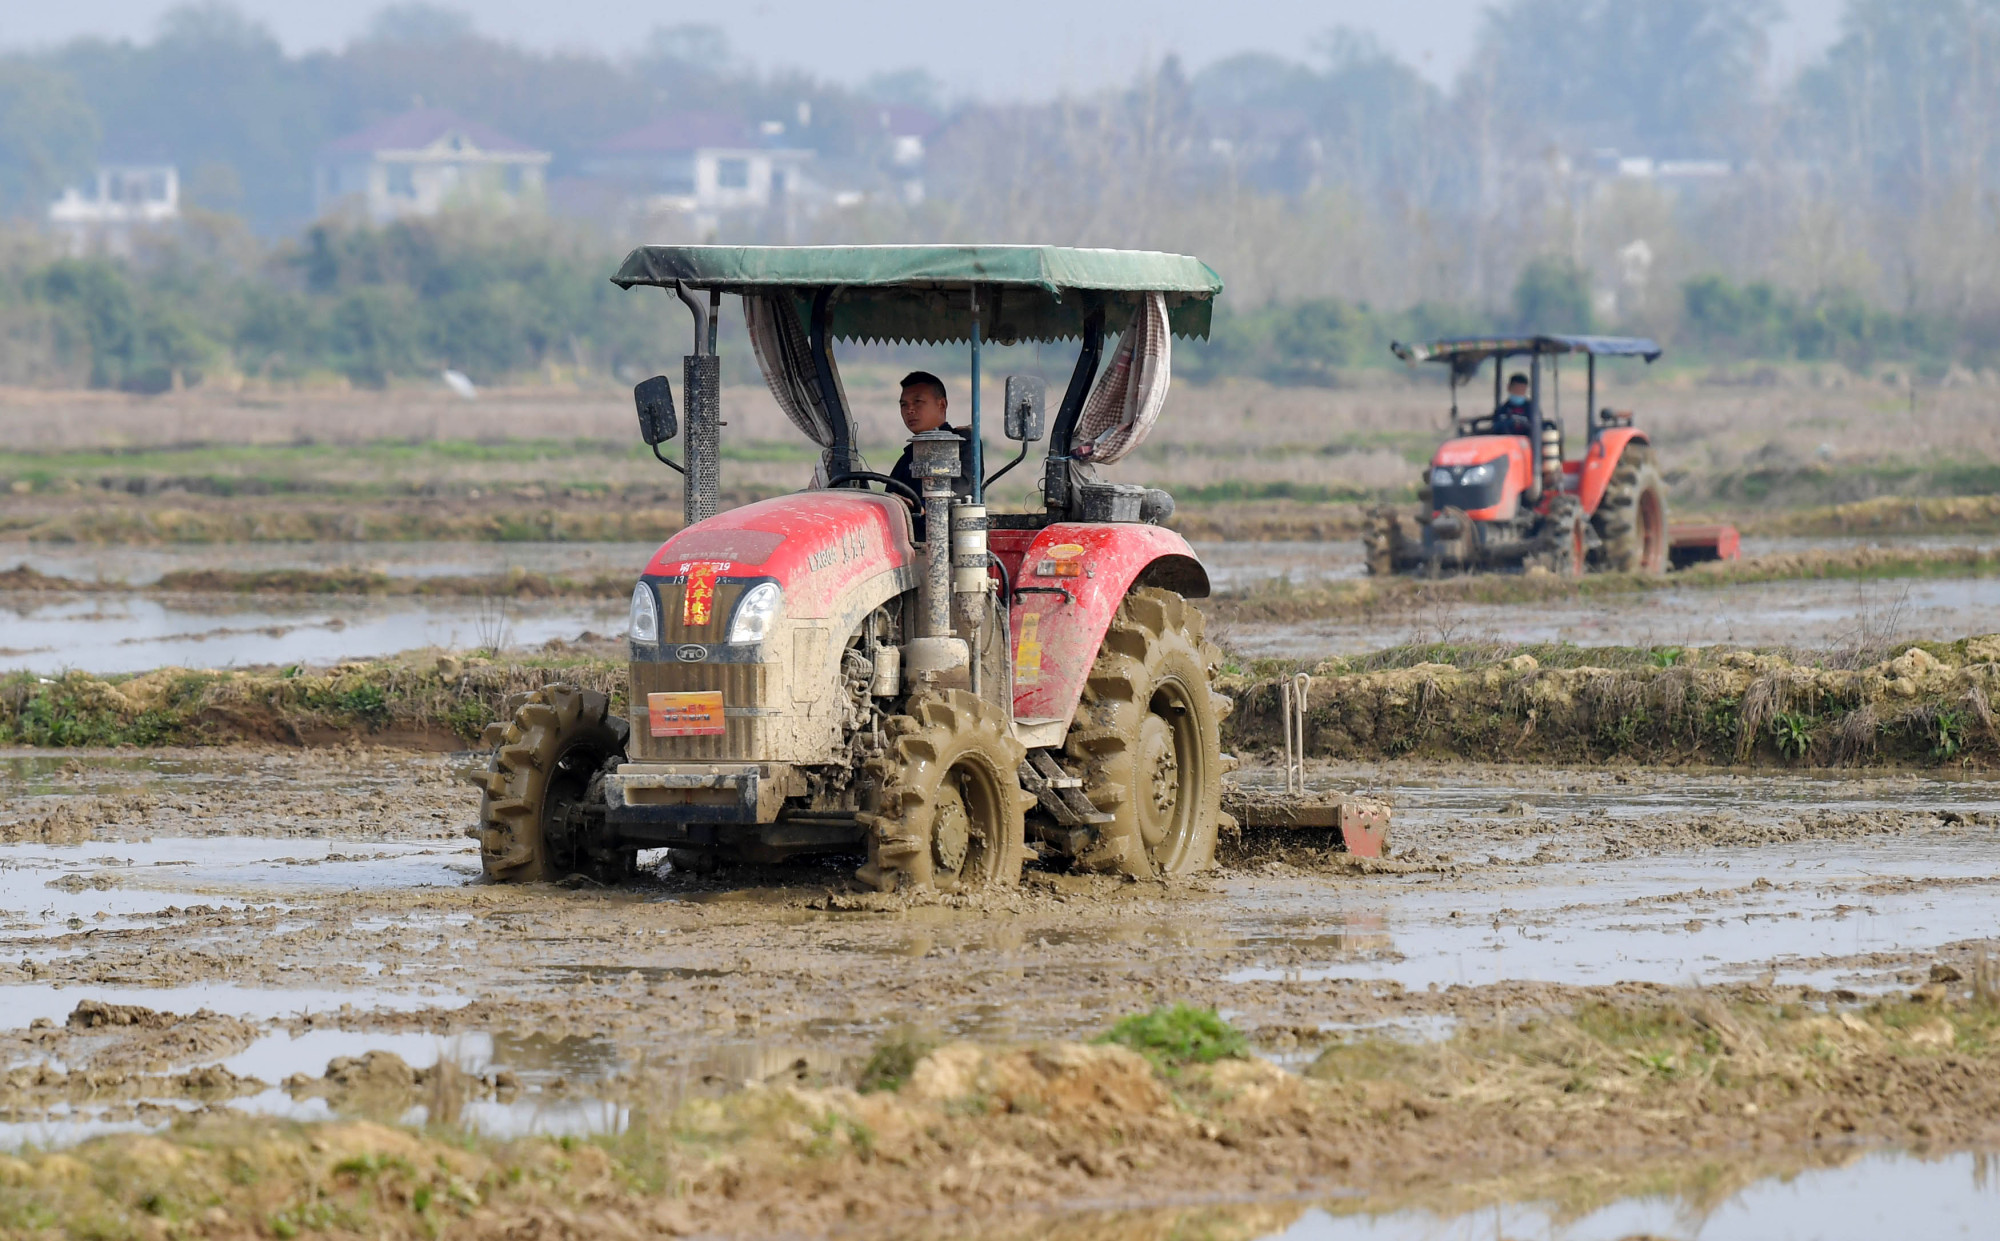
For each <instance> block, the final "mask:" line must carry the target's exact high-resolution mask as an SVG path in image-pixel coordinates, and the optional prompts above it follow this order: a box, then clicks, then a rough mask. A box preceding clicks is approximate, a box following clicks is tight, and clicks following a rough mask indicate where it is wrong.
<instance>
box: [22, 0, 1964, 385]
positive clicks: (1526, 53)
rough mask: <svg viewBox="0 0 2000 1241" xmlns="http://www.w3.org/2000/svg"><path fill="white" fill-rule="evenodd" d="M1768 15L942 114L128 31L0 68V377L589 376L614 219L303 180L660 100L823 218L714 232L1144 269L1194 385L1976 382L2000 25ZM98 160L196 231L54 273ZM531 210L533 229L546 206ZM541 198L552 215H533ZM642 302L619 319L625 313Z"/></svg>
mask: <svg viewBox="0 0 2000 1241" xmlns="http://www.w3.org/2000/svg"><path fill="white" fill-rule="evenodd" d="M1780 16H1781V14H1780V12H1779V10H1778V6H1777V5H1775V4H1773V3H1770V2H1769V0H1753V2H1749V3H1740V2H1727V0H1634V2H1632V3H1613V2H1612V0H1581V2H1579V0H1507V2H1505V3H1501V4H1498V5H1496V6H1495V7H1494V8H1493V9H1491V10H1490V11H1489V12H1488V15H1487V17H1486V19H1485V23H1484V26H1483V28H1482V32H1481V36H1480V44H1479V51H1478V53H1477V55H1476V56H1475V57H1474V58H1473V60H1472V62H1471V64H1470V66H1469V67H1468V68H1467V69H1466V70H1465V71H1464V73H1463V74H1461V76H1460V77H1459V79H1458V80H1457V81H1456V82H1454V83H1452V84H1451V85H1450V86H1449V87H1448V88H1447V87H1441V86H1439V85H1436V84H1434V83H1432V82H1431V81H1429V80H1427V79H1426V78H1425V77H1423V76H1422V75H1421V74H1419V73H1418V72H1417V71H1416V70H1415V69H1414V68H1413V67H1411V66H1410V65H1408V64H1405V63H1403V62H1401V61H1399V60H1398V59H1396V58H1395V57H1394V56H1392V55H1390V54H1389V53H1387V52H1385V51H1384V50H1383V49H1381V48H1380V47H1379V46H1378V45H1376V44H1375V43H1374V42H1372V41H1371V40H1370V39H1368V38H1367V37H1365V36H1362V35H1358V34H1355V33H1354V32H1351V31H1341V30H1336V31H1332V32H1329V33H1328V34H1326V35H1325V36H1324V37H1322V38H1320V39H1319V40H1317V41H1316V42H1314V43H1313V44H1312V46H1311V49H1310V51H1309V53H1308V54H1306V55H1304V56H1302V57H1299V58H1292V59H1288V58H1283V57H1275V56H1269V55H1262V54H1246V55H1241V56H1236V57H1231V58H1228V59H1225V60H1222V61H1219V62H1216V63H1214V64H1210V65H1206V66H1203V67H1202V68H1200V69H1199V71H1197V72H1193V73H1189V72H1187V71H1186V70H1184V69H1183V67H1182V66H1181V65H1180V64H1179V63H1178V62H1177V61H1175V60H1173V59H1171V58H1169V59H1167V60H1165V61H1163V62H1161V63H1159V64H1158V65H1156V66H1155V67H1154V68H1152V69H1151V70H1149V71H1147V72H1145V73H1142V74H1140V75H1139V76H1138V77H1137V78H1136V79H1135V80H1134V81H1132V82H1130V83H1129V84H1127V85H1125V86H1123V87H1119V88H1116V89H1109V90H1103V91H1098V92H1094V93H1085V94H1074V95H1069V96H1065V97H1062V98H1058V99H1052V100H1047V101H1039V102H1028V103H1009V104H987V103H980V102H976V101H964V100H951V99H949V98H947V97H946V96H945V92H944V90H943V89H942V87H941V85H940V84H939V83H937V82H936V81H935V80H933V79H931V78H930V77H928V76H927V75H926V74H925V73H923V72H922V71H920V70H911V71H909V72H905V73H900V74H893V75H888V76H886V77H881V78H877V79H874V80H872V81H870V82H867V83H863V84H858V85H854V84H842V83H838V82H834V81H829V80H823V79H820V78H816V77H813V76H811V75H809V74H806V73H803V72H798V71H772V72H765V71H758V70H755V69H753V68H751V67H748V66H746V65H745V64H744V63H743V62H741V61H739V60H737V59H736V58H735V57H734V56H733V55H732V53H731V50H730V49H729V48H728V47H727V46H726V45H724V44H723V43H722V42H721V40H720V37H719V36H718V35H716V34H715V33H714V32H713V31H711V30H707V29H704V28H700V27H674V28H665V29H661V30H658V31H656V32H655V33H654V34H653V36H652V37H651V38H650V39H649V40H646V41H643V43H641V44H639V45H637V46H636V49H635V51H634V52H633V53H631V54H630V55H628V56H626V57H624V58H622V59H617V60H608V59H604V58H600V57H597V56H594V55H591V54H586V53H578V52H551V53H543V52H540V51H536V50H531V49H527V48H522V47H517V46H513V45H509V44H506V43H501V42H497V41H495V40H492V39H489V38H486V37H484V36H482V35H481V34H479V33H478V31H477V30H476V29H475V28H474V27H473V25H472V24H471V22H470V20H469V19H467V18H466V17H465V16H464V15H462V14H459V13H457V12H455V11H452V10H449V9H444V8H437V7H432V6H428V5H422V4H417V5H398V6H393V7H390V8H387V9H384V10H383V11H382V12H381V13H380V14H378V16H377V18H376V20H375V21H374V23H373V25H372V26H371V28H370V30H369V32H368V33H367V34H366V35H365V36H364V37H362V38H359V39H357V40H356V41H354V42H353V43H352V44H350V45H349V46H347V47H345V48H342V49H340V50H338V51H328V52H313V53H309V54H305V55H297V56H294V55H288V54H287V53H286V52H285V51H284V50H283V49H282V47H280V46H279V44H278V43H277V42H276V40H275V39H274V38H273V37H272V36H271V35H270V34H269V32H268V31H266V30H264V29H263V28H262V27H260V26H258V25H256V24H255V23H254V22H252V21H250V20H249V19H247V18H245V17H243V16H242V15H241V14H239V13H238V12H236V11H235V10H233V9H231V8H229V7H227V6H226V5H220V4H206V5H198V6H192V7H186V8H182V9H178V10H175V11H174V12H172V13H170V14H169V15H168V16H167V17H166V18H165V19H164V20H163V21H162V23H161V25H160V27H159V29H158V31H157V33H156V35H155V36H154V37H153V38H152V39H151V40H150V41H145V42H129V41H106V40H97V39H85V40H78V41H74V42H72V43H69V44H65V45H62V46H58V47H54V48H48V49H43V50H39V51H35V52H31V53H17V54H13V55H9V56H5V57H0V217H11V218H12V219H13V220H14V221H15V224H14V225H13V226H11V229H10V230H9V231H7V232H6V233H5V235H4V237H0V383H16V384H22V383H25V384H46V385H68V384H89V385H94V386H100V387H113V388H127V389H134V390H142V391H144V390H159V389H162V388H166V387H171V386H172V385H174V384H175V383H176V382H179V383H193V382H198V381H200V380H202V379H204V378H206V377H209V376H213V375H216V374H230V375H235V374H241V375H247V376H252V377H268V378H270V379H272V380H276V381H296V380H302V379H311V378H313V377H315V376H319V377H340V378H344V379H345V380H347V381H349V382H353V383H357V384H381V383H383V382H386V381H388V380H390V379H393V378H396V377H398V376H406V375H419V374H435V372H436V371H437V370H439V369H441V368H443V367H447V366H449V367H454V368H457V369H460V370H463V371H466V372H467V373H469V374H472V375H473V376H474V377H475V378H476V379H479V380H481V381H482V382H491V381H495V380H500V379H503V378H506V377H509V376H519V375H522V374H525V373H530V372H538V371H539V372H543V373H545V374H546V373H562V374H572V375H589V376H612V375H618V374H620V373H621V371H622V370H623V369H624V368H626V367H628V366H629V365H632V364H634V363H633V362H632V359H633V357H634V354H635V351H636V350H637V349H638V348H639V346H640V344H641V342H644V341H648V340H657V339H658V334H659V332H660V331H662V330H664V322H665V320H664V315H665V308H664V307H663V306H659V305H656V304H655V303H656V302H657V300H658V299H650V300H641V299H635V298H633V297H628V296H622V295H620V294H618V293H617V291H616V290H614V289H613V288H611V286H609V285H608V284H607V283H605V281H604V279H603V277H604V275H605V273H606V272H607V271H608V270H609V269H610V267H611V265H612V264H613V263H614V262H615V261H616V258H617V257H618V255H619V254H620V253H621V252H622V251H623V250H624V249H625V248H626V246H627V245H628V244H629V242H630V240H631V239H632V238H633V237H634V236H635V235H637V234H638V233H639V232H641V231H643V232H645V233H646V235H648V236H652V235H655V234H656V233H659V234H662V235H664V234H665V233H670V232H672V229H673V227H682V228H685V222H682V223H681V224H680V225H678V226H675V225H672V224H671V222H667V223H662V222H660V221H650V222H638V221H634V220H632V219H629V218H623V219H617V220H612V219H606V218H601V217H600V218H580V217H579V218H570V217H566V216H563V215H561V213H560V212H558V214H557V216H556V217H554V218H541V217H536V218H515V219H511V220H510V219H495V218H484V217H479V216H475V215H472V214H465V215H460V216H455V217H450V218H443V219H437V220H432V221H429V222H425V223H420V224H410V225H398V226H394V227H389V228H382V229H372V228H365V227H360V226H357V225H355V224H353V223H351V222H342V221H339V220H314V219H312V218H311V216H310V212H311V209H312V198H311V193H310V187H311V169H312V161H313V158H314V156H315V154H316V153H317V152H318V150H319V149H320V147H321V146H322V145H323V144H324V143H326V142H328V141H330V140H332V139H334V138H336V137H339V136H341V135H343V134H346V133H349V132H352V131H354V130H356V129H359V128H361V127H362V126H364V125H366V124H369V123H372V122H374V121H377V120H380V119H382V118H384V117H387V116H390V115H394V114H396V113H398V112H400V111H402V110H403V109H405V108H407V107H409V106H410V103H411V101H412V100H413V99H414V98H417V97H421V98H422V99H423V100H424V101H426V102H427V103H430V104H435V105H441V106H445V107H450V108H452V109H455V110H457V111H459V112H460V113H462V114H464V115H466V116H468V117H471V118H474V119H477V120H480V121H483V122H486V123H489V124H492V125H494V126H496V127H498V128H499V129H501V130H503V131H505V132H508V133H510V134H512V135H514V136H517V137H519V138H521V139H524V140H526V141H529V142H532V143H535V144H537V145H540V146H544V147H546V148H548V149H549V150H551V151H552V152H553V153H554V163H553V164H552V166H551V170H550V171H551V176H552V178H553V182H552V184H555V185H557V186H560V185H561V184H562V183H564V182H565V180H566V179H573V178H575V177H577V176H578V175H579V174H580V173H581V171H582V170H583V162H584V159H585V156H586V154H587V153H588V152H589V151H590V150H591V149H592V147H593V146H594V144H597V143H599V142H602V141H603V140H605V139H606V138H608V137H610V136H612V135H615V134H617V133H620V132H622V131H624V130H627V129H629V128H632V127H634V126H637V125H639V124H642V123H644V122H646V121H648V120H650V119H654V118H656V117H659V116H662V115H665V114H668V113H671V112H675V111H680V110H684V109H689V108H695V107H701V108H709V109H721V110H723V111H727V112H732V113H735V114H737V115H739V116H741V117H742V118H744V119H746V120H751V121H763V122H773V123H776V122H782V123H783V124H784V125H786V126H787V130H786V135H787V136H786V141H787V142H791V143H798V144H801V145H806V146H810V147H811V148H812V149H813V150H814V151H815V152H816V159H815V161H814V170H815V171H814V176H815V177H816V178H817V179H818V180H819V181H820V182H821V183H822V184H823V185H824V186H825V187H827V188H843V187H851V188H853V189H855V190H858V191H859V193H858V195H850V196H849V197H848V198H846V199H843V200H842V203H841V205H835V204H834V201H833V200H832V199H831V198H829V199H826V200H825V201H824V202H823V204H822V206H821V207H820V209H817V210H814V211H809V212H805V213H803V214H801V213H799V212H792V213H789V214H785V215H774V216H769V217H759V216H745V217H739V218H730V219H725V220H723V221H721V222H720V223H719V225H718V226H717V228H716V230H715V232H714V237H715V239H718V240H744V241H751V240H793V241H890V240H919V239H934V238H938V237H980V238H987V239H995V240H1037V241H1049V242H1059V243H1072V244H1086V245H1102V244H1115V245H1125V246H1155V247H1160V248H1167V249H1175V250H1183V251H1189V252H1193V253H1197V254H1200V255H1202V256H1203V257H1204V258H1206V259H1208V260H1209V261H1210V262H1211V263H1212V264H1213V265H1214V266H1215V267H1217V269H1218V270H1220V271H1222V272H1223V273H1224V274H1225V276H1226V278H1227V279H1228V281H1229V293H1228V296H1227V299H1226V310H1225V313H1224V316H1223V318H1222V319H1221V321H1220V323H1219V324H1218V331H1217V338H1216V340H1215V341H1214V342H1213V343H1212V344H1210V345H1208V346H1204V347H1197V348H1192V349H1190V350H1188V351H1187V352H1186V353H1185V354H1184V355H1183V365H1184V368H1185V370H1186V371H1187V372H1188V373H1190V374H1193V375H1197V376H1204V377H1220V376H1227V375H1240V374H1253V375H1259V376H1264V377H1268V378H1272V379H1275V380H1278V381H1281V382H1286V383H1301V384H1314V383H1329V382H1333V381H1335V380H1336V379H1337V377H1338V376H1339V374H1340V373H1341V372H1342V371H1344V370H1347V369H1349V368H1353V367H1356V366H1366V365H1375V366H1385V365H1388V358H1387V354H1386V351H1385V349H1384V346H1385V345H1386V343H1387V342H1388V341H1389V340H1391V339H1394V338H1396V337H1398V336H1422V335H1427V334H1431V333H1438V332H1450V331H1462V330H1473V329H1486V328H1493V327H1499V328H1536V329H1541V330H1554V331H1575V330H1585V329H1596V330H1605V331H1631V332H1642V333H1647V334H1651V335H1654V336H1655V337H1657V338H1659V339H1661V340H1662V341H1663V342H1664V343H1666V344H1667V345H1669V347H1670V348H1671V349H1672V350H1673V354H1672V356H1673V357H1675V358H1691V359H1693V360H1695V361H1697V362H1699V363H1702V364H1707V363H1714V362H1723V363H1730V362H1737V361H1759V362H1801V363H1832V364H1839V365H1844V366H1847V367H1852V368H1856V369H1860V370H1867V369H1869V368H1871V367H1874V366H1876V365H1877V364H1879V363H1886V362H1893V363H1896V364H1898V365H1913V366H1914V367H1915V368H1916V369H1917V370H1918V371H1919V372H1921V373H1923V374H1927V375H1929V376H1931V377H1933V378H1941V377H1943V376H1945V375H1947V374H1950V373H1951V372H1952V370H1953V368H1954V367H1958V368H1974V369H1977V368H1986V367H1993V366H1995V365H1996V363H1997V362H2000V359H1996V356H1995V354H1996V349H2000V292H1996V290H2000V278H1996V277H2000V211H1996V203H2000V199H1996V196H1995V190H1996V188H2000V184H1997V183H1996V170H2000V159H1996V158H1995V157H1996V156H2000V127H1996V126H1994V125H1992V124H1990V122H1989V118H1991V117H1993V116H1996V115H2000V77H1996V75H1993V74H1992V73H1990V72H1989V71H1987V70H1986V69H1985V68H1983V66H1988V65H1991V64H1993V63H1995V62H1996V56H1995V53H1996V51H2000V9H1996V8H1995V7H1994V6H1992V5H1990V4H1987V3H1983V2H1981V0H1849V3H1848V4H1847V7H1846V9H1845V13H1844V17H1843V27H1842V33H1841V36H1840V38H1839V39H1838V41H1837V42H1836V43H1835V44H1834V46H1833V47H1832V48H1831V49H1829V50H1828V51H1827V53H1826V54H1825V55H1824V56H1823V57H1822V58H1821V59H1819V60H1818V61H1816V62H1814V63H1811V64H1808V65H1806V66H1804V67H1803V68H1801V69H1800V70H1799V71H1798V72H1797V73H1796V74H1793V75H1792V76H1790V77H1789V78H1783V79H1781V78H1779V77H1778V76H1776V75H1775V74H1774V73H1773V71H1772V69H1771V67H1770V64H1769V56H1768V47H1769V35H1770V31H1771V29H1772V26H1773V24H1774V23H1775V22H1776V21H1777V20H1778V19H1779V17H1780ZM892 103H893V104H905V105H914V106H919V107H922V108H926V109H928V110H930V111H932V112H933V113H935V114H936V115H937V118H938V122H939V126H940V127H939V128H938V129H937V130H936V132H934V133H933V134H932V135H931V136H930V138H929V140H928V155H927V162H926V165H925V167H924V170H923V176H924V182H925V190H926V193H925V195H924V197H923V198H922V200H921V201H918V202H911V201H909V200H908V199H907V198H906V197H904V196H901V195H899V194H898V193H897V192H896V191H895V188H894V185H893V184H892V180H891V178H892V177H893V175H898V174H894V173H893V170H892V169H891V167H890V164H889V162H888V155H887V151H888V145H887V144H888V137H887V133H886V131H885V129H884V127H883V124H882V122H881V119H880V118H881V115H882V109H883V107H884V106H885V105H888V104H892ZM100 160H138V161H150V160H170V161H172V162H174V163H176V164H177V165H178V166H180V167H181V169H182V172H183V177H184V183H185V197H186V200H187V203H188V206H189V211H188V218H187V219H186V221H185V222H184V224H183V226H182V227H180V228H179V229H178V230H176V231H175V232H174V233H173V234H171V235H165V236H161V237H159V238H156V239H154V240H153V241H152V242H150V243H148V244H144V245H141V246H140V247H138V249H137V250H136V251H135V252H134V253H132V254H130V255H129V256H126V257H121V258H117V259H112V258H106V257H102V256H96V257H93V256H82V257H76V256H70V255H67V254H64V253H61V252H59V251H58V250H57V249H56V248H55V243H54V242H53V240H52V239H50V238H48V237H46V236H43V235H42V234H41V233H40V232H39V231H38V224H37V221H38V220H39V217H40V215H41V213H42V210H43V206H44V204H46V202H47V201H48V200H49V198H50V196H51V195H52V194H54V193H55V192H56V191H57V189H59V188H60V187H61V186H63V185H65V184H72V183H74V182H75V181H76V180H77V179H78V178H79V177H81V176H82V175H84V174H85V173H86V172H87V171H88V169H89V168H90V167H91V166H92V165H93V164H94V163H95V162H97V161H100ZM559 197H560V196H559V195H558V194H554V193H552V201H553V200H554V199H556V198H559ZM557 205H558V206H560V203H558V204H557ZM635 306H636V307H637V308H638V311H637V313H635V312H634V308H635Z"/></svg>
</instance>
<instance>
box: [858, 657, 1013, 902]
mask: <svg viewBox="0 0 2000 1241" xmlns="http://www.w3.org/2000/svg"><path fill="white" fill-rule="evenodd" d="M888 728H889V732H890V734H891V736H892V738H893V740H891V742H890V743H889V749H888V753H886V754H884V755H882V756H881V757H879V758H872V759H869V760H868V772H869V774H870V776H872V777H873V778H874V780H875V782H876V784H877V786H878V787H879V789H880V790H881V792H880V796H879V800H878V802H877V808H876V810H875V811H874V812H872V813H868V814H863V815H862V816H861V822H862V824H863V826H865V827H866V828H867V829H868V863H867V865H865V866H863V867H862V868H861V869H860V870H859V871H858V872H856V875H857V877H858V878H859V879H860V880H861V882H863V883H865V884H867V885H869V886H870V887H873V888H875V889H877V890H878V891H882V892H892V891H895V890H896V889H897V888H899V887H909V888H916V889H924V888H928V889H933V890H935V891H940V892H962V891H969V890H971V889H974V888H983V887H993V886H1008V887H1011V886H1013V885H1014V884H1017V883H1019V882H1020V880H1021V855H1022V853H1023V852H1024V851H1025V850H1026V844H1025V843H1024V840H1025V838H1024V835H1023V818H1022V816H1023V814H1024V812H1025V811H1026V809H1027V807H1028V804H1029V803H1030V802H1032V801H1033V800H1034V795H1033V794H1031V793H1029V792H1027V791H1026V790H1025V789H1023V788H1022V787H1021V777H1020V770H1021V761H1022V760H1023V759H1024V758H1026V757H1027V751H1026V750H1024V749H1023V748H1022V746H1021V743H1020V742H1018V741H1016V740H1014V738H1013V735H1012V734H1011V732H1010V731H1009V730H1008V727H1007V719H1006V716H1005V715H1003V714H1002V713H1001V711H1000V709H999V708H998V707H996V706H994V705H993V704H992V703H989V702H986V701H985V700H983V699H980V698H977V697H974V696H973V695H971V694H968V693H966V692H965V691H963V690H944V691H940V692H936V693H929V694H924V695H922V696H920V697H917V698H914V699H912V700H911V702H910V706H909V714H907V715H899V716H895V717H893V718H892V719H891V720H890V721H889V725H888Z"/></svg>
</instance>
